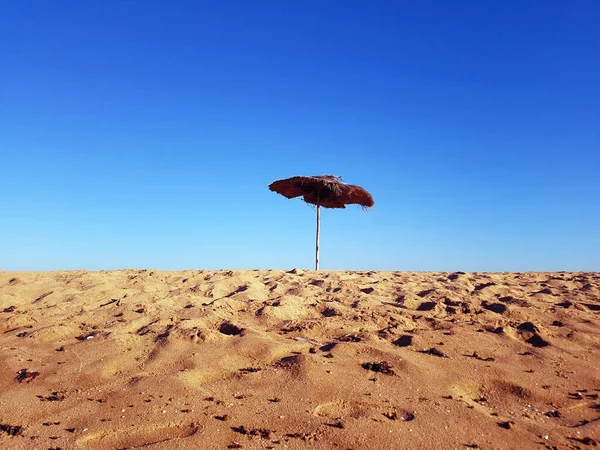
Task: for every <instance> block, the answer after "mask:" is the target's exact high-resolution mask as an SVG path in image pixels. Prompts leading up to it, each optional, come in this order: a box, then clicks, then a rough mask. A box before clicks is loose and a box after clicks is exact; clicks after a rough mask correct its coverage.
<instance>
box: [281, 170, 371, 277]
mask: <svg viewBox="0 0 600 450" xmlns="http://www.w3.org/2000/svg"><path fill="white" fill-rule="evenodd" d="M269 189H270V190H271V191H273V192H277V193H278V194H281V195H283V196H284V197H286V198H296V197H303V199H304V201H305V202H306V203H310V204H311V205H316V206H317V242H316V264H315V267H316V269H317V270H319V234H320V225H321V211H320V207H321V206H322V207H324V208H345V207H346V205H351V204H355V205H361V206H362V207H363V208H371V207H373V205H374V204H375V202H374V201H373V197H372V196H371V194H369V193H368V192H367V191H366V190H364V189H363V188H362V187H360V186H355V185H352V184H346V183H344V182H342V179H341V178H340V177H336V176H335V175H316V176H313V177H302V176H298V177H292V178H286V179H284V180H277V181H274V182H273V183H271V184H270V185H269Z"/></svg>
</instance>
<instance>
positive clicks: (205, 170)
mask: <svg viewBox="0 0 600 450" xmlns="http://www.w3.org/2000/svg"><path fill="white" fill-rule="evenodd" d="M599 23H600V2H598V1H573V2H567V1H562V0H561V1H543V2H541V1H537V0H531V1H481V0H473V1H458V0H457V1H451V2H450V1H445V0H440V1H419V2H414V1H410V2H409V1H406V2H403V1H360V2H359V1H347V0H344V1H342V0H340V1H333V0H318V1H316V0H315V1H308V0H307V1H280V0H277V1H214V2H204V1H168V2H167V1H148V0H144V1H142V0H138V1H125V0H123V1H97V2H82V1H67V0H65V1H54V0H47V1H41V0H39V1H19V0H14V1H11V0H6V1H3V2H1V3H0V56H1V59H0V64H1V69H0V269H4V270H51V269H52V270H54V269H79V268H85V269H90V270H96V269H114V268H130V267H132V268H157V269H187V268H190V269H191V268H197V269H218V268H279V269H288V268H292V267H302V268H311V267H312V265H313V259H314V229H315V213H314V209H313V208H312V207H310V206H308V205H306V204H304V203H303V202H301V201H300V200H286V199H285V198H283V197H281V196H279V195H276V194H274V193H272V192H270V191H269V190H268V188H267V185H268V184H269V183H270V182H271V181H273V180H275V179H278V178H285V177H289V176H293V175H312V174H324V173H332V174H336V175H341V176H342V177H343V178H344V179H345V180H346V181H347V182H350V183H353V184H359V185H362V186H364V187H365V188H366V189H367V190H369V191H370V192H371V193H372V194H373V197H374V198H375V207H374V208H373V209H372V210H371V211H370V212H368V213H363V212H362V211H361V210H360V209H359V208H355V207H349V208H348V209H347V210H325V211H323V214H322V242H321V252H322V253H321V264H322V268H323V269H377V270H384V269H387V270H419V271H430V270H448V271H450V270H464V271H527V270H600V225H599V224H600V82H599V80H600V27H599V26H598V24H599Z"/></svg>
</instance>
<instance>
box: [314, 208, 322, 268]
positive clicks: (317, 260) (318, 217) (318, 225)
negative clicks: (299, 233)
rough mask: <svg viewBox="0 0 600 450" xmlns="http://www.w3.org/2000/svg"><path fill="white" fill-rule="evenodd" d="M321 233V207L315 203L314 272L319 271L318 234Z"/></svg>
mask: <svg viewBox="0 0 600 450" xmlns="http://www.w3.org/2000/svg"><path fill="white" fill-rule="evenodd" d="M320 233H321V207H320V206H319V203H317V243H316V260H315V270H319V234H320Z"/></svg>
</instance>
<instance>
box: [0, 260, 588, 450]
mask: <svg viewBox="0 0 600 450" xmlns="http://www.w3.org/2000/svg"><path fill="white" fill-rule="evenodd" d="M0 347H1V349H2V350H1V351H2V353H1V355H2V358H1V360H0V383H1V386H0V448H3V449H4V448H7V449H12V448H15V449H20V448H23V449H33V448H39V449H49V448H54V449H56V448H61V449H77V448H87V449H133V448H144V449H146V448H148V449H181V448H183V449H187V448H189V449H227V448H243V449H266V448H273V449H283V448H288V449H304V448H319V449H321V448H323V449H329V448H335V449H355V450H356V449H418V448H439V449H454V448H460V449H464V448H478V449H536V448H559V449H562V448H592V447H593V446H597V445H598V444H599V443H600V399H599V396H600V274H598V273H494V274H492V273H452V274H451V273H404V272H341V271H340V272H326V271H322V272H314V271H301V270H293V271H290V272H283V271H269V270H255V271H250V270H248V271H182V272H167V271H152V270H123V271H102V272H86V271H67V272H45V273H33V272H31V273H25V272H19V273H17V272H0Z"/></svg>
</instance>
